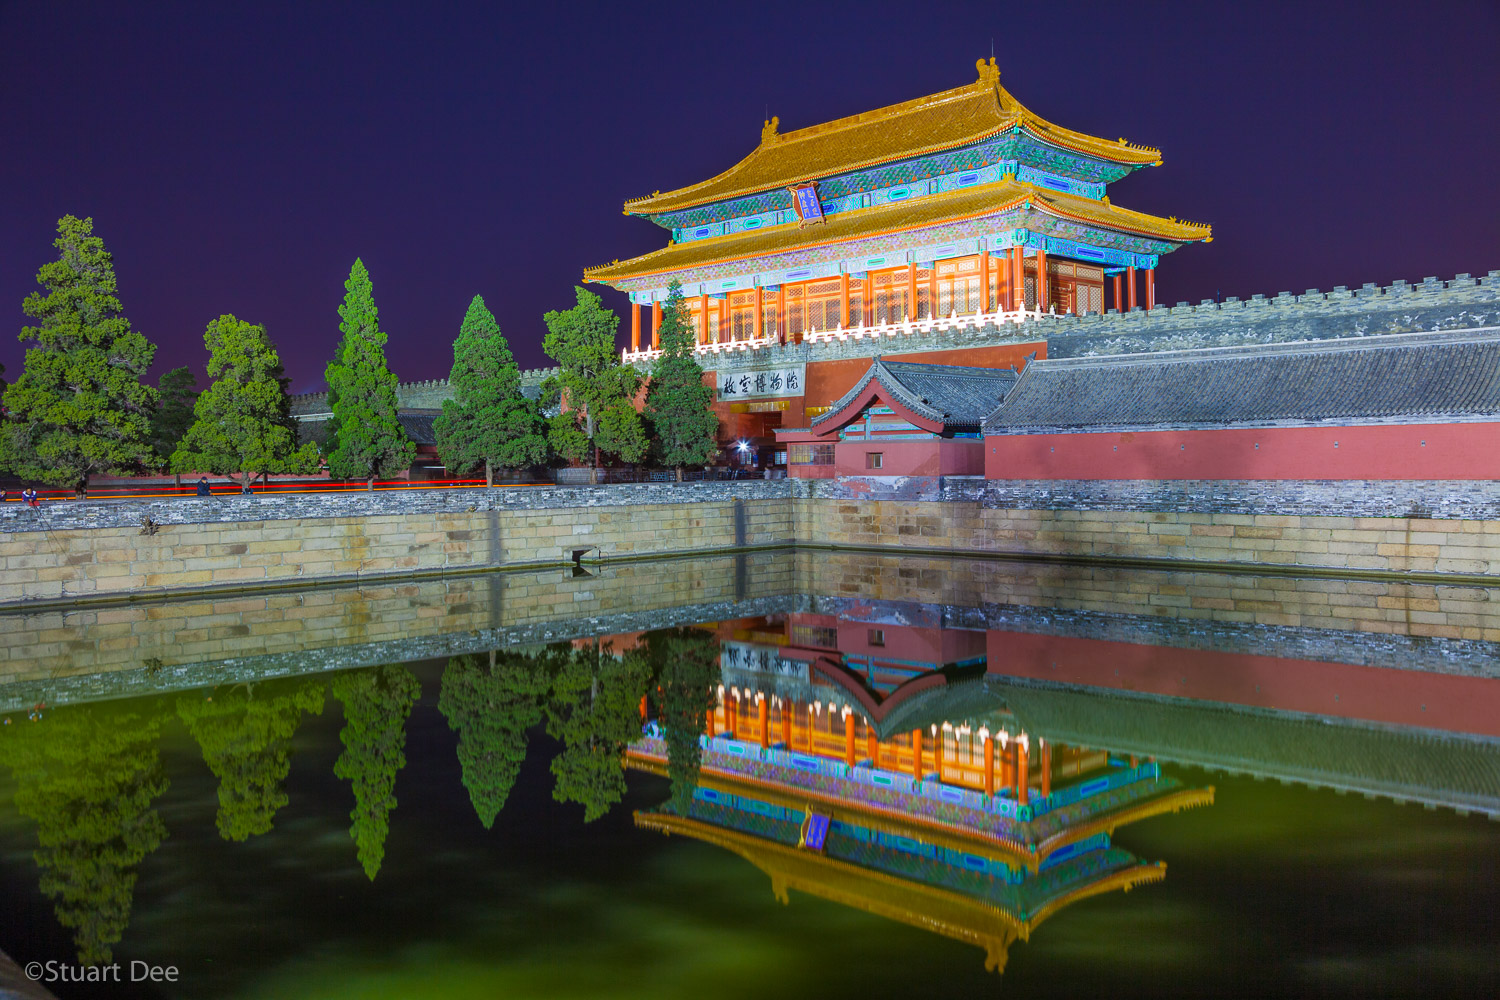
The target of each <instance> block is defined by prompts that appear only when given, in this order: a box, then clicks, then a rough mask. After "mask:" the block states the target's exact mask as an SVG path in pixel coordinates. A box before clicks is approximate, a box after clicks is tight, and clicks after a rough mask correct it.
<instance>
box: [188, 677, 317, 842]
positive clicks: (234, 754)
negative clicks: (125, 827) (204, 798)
mask: <svg viewBox="0 0 1500 1000" xmlns="http://www.w3.org/2000/svg"><path fill="white" fill-rule="evenodd" d="M322 711H323V681H322V680H297V681H290V682H284V683H276V682H272V683H271V684H268V685H261V686H258V687H257V688H256V690H255V691H254V692H250V691H240V690H233V691H229V692H222V693H219V694H217V695H216V697H215V698H214V700H212V701H209V700H207V699H206V698H202V697H193V698H186V697H185V698H180V699H178V702H177V716H178V718H180V719H181V720H182V721H183V724H184V725H186V726H187V727H188V731H189V732H190V733H192V734H193V739H195V740H197V741H198V746H199V747H200V748H201V749H202V751H203V760H204V763H206V764H208V769H209V770H210V771H212V772H213V773H214V776H215V777H217V778H218V779H219V813H218V817H217V823H218V827H219V836H221V837H223V838H224V839H225V840H230V841H235V840H247V839H249V838H250V837H254V836H257V835H259V834H262V833H269V832H270V830H271V821H272V819H274V818H275V816H276V812H277V810H279V809H280V808H281V807H282V806H284V805H286V804H287V802H288V801H289V800H288V798H287V794H286V792H285V791H284V790H283V789H282V787H281V785H282V782H284V781H285V780H286V776H287V772H288V771H290V770H291V767H292V762H291V741H292V735H293V734H294V733H296V731H297V726H298V724H299V723H301V721H302V713H304V712H306V713H308V714H309V715H319V714H321V713H322Z"/></svg>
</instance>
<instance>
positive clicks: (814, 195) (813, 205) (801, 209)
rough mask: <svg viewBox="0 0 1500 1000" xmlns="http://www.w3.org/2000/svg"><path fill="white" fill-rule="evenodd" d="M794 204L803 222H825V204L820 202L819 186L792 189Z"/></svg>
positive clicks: (812, 185)
mask: <svg viewBox="0 0 1500 1000" xmlns="http://www.w3.org/2000/svg"><path fill="white" fill-rule="evenodd" d="M792 204H793V205H794V206H795V207H796V209H797V217H798V218H800V219H801V220H802V221H803V222H822V221H823V203H822V202H820V201H819V200H818V188H817V185H815V184H808V185H807V186H805V187H796V188H792Z"/></svg>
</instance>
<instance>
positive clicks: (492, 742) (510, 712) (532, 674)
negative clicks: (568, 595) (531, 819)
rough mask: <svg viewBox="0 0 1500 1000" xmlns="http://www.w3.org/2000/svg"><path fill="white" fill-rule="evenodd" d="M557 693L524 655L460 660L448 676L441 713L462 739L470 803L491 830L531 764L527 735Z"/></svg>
mask: <svg viewBox="0 0 1500 1000" xmlns="http://www.w3.org/2000/svg"><path fill="white" fill-rule="evenodd" d="M551 689H552V682H551V678H550V676H549V674H548V671H547V670H546V669H545V668H544V666H543V663H542V661H540V660H538V659H537V658H536V657H531V656H527V655H525V654H521V653H491V654H490V655H489V656H487V657H485V656H456V657H454V658H452V659H450V660H449V661H448V667H447V669H446V670H444V671H443V680H442V687H441V690H440V692H439V694H438V709H439V710H440V711H441V712H442V713H443V717H444V718H445V719H447V720H448V728H450V729H452V730H453V731H454V732H456V733H458V762H459V766H460V768H461V769H462V772H463V783H464V787H465V788H467V789H468V790H469V801H470V802H472V803H474V811H475V812H476V813H477V814H478V815H479V822H481V823H483V824H484V828H485V829H486V830H488V829H491V828H492V827H493V826H494V825H495V817H496V816H497V815H498V814H499V812H500V810H501V809H503V808H505V800H506V799H507V798H509V797H510V790H511V788H512V786H514V785H515V783H516V777H517V775H519V774H520V773H521V764H522V763H523V762H524V761H525V760H526V742H527V730H529V729H530V728H531V727H532V726H535V725H536V724H537V723H538V722H541V721H542V705H543V703H544V702H545V701H546V698H547V694H548V692H549V691H550V690H551Z"/></svg>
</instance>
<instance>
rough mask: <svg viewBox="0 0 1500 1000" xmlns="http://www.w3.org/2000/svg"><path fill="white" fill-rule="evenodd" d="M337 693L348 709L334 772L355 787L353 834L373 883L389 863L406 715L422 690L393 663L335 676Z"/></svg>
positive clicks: (351, 834)
mask: <svg viewBox="0 0 1500 1000" xmlns="http://www.w3.org/2000/svg"><path fill="white" fill-rule="evenodd" d="M333 695H334V697H335V698H337V699H338V700H339V701H340V702H341V703H342V704H343V706H344V728H343V729H342V730H340V731H339V739H340V740H342V741H343V744H344V752H343V753H341V754H339V759H338V760H336V761H334V764H333V773H334V775H335V776H336V777H339V778H345V779H347V780H348V781H349V782H350V783H351V784H352V785H353V787H354V811H353V812H351V813H350V814H349V818H350V819H351V820H353V821H354V822H353V825H352V826H350V827H349V836H351V837H352V838H354V846H355V852H356V854H357V855H358V857H359V863H360V865H361V866H363V868H364V870H365V875H366V876H368V877H369V879H370V881H371V882H373V881H375V875H376V873H378V872H379V871H380V864H381V862H382V861H383V860H385V838H386V835H387V834H388V833H389V832H390V814H391V810H392V809H394V808H396V796H395V794H394V789H395V787H396V772H397V771H400V770H401V769H402V768H403V767H405V766H406V754H405V752H404V750H405V748H406V717H407V716H408V715H410V714H411V709H412V706H413V705H414V704H416V701H417V699H418V698H419V697H421V695H422V687H421V685H420V684H419V683H418V682H417V679H416V677H414V676H412V673H411V671H410V670H407V669H406V668H405V667H403V666H400V665H397V664H392V665H390V666H384V667H376V668H374V669H371V670H360V671H354V672H351V673H347V674H340V675H339V676H338V677H336V678H334V681H333Z"/></svg>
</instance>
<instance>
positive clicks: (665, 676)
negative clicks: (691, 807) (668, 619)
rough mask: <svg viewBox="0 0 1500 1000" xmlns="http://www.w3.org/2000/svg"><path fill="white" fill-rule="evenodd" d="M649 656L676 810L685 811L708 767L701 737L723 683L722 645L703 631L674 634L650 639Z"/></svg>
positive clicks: (652, 635)
mask: <svg viewBox="0 0 1500 1000" xmlns="http://www.w3.org/2000/svg"><path fill="white" fill-rule="evenodd" d="M646 655H647V656H648V657H649V659H650V661H651V663H652V664H653V665H654V666H655V667H656V670H657V686H658V688H659V689H660V690H661V704H660V712H659V719H660V722H661V725H662V728H663V729H664V730H666V740H667V777H668V779H669V780H670V781H671V783H672V804H673V806H674V808H678V809H685V808H686V807H687V803H688V800H689V799H691V798H692V797H693V789H695V788H697V787H698V773H699V771H700V770H702V767H703V756H702V751H701V749H700V747H699V745H698V737H699V736H701V735H702V733H703V727H704V725H705V724H706V722H707V720H708V710H709V709H710V708H711V707H713V704H714V700H715V699H714V688H715V687H716V686H717V685H718V683H719V642H718V640H717V639H716V638H714V635H713V633H711V632H704V631H702V630H701V629H688V628H684V629H669V630H663V631H660V632H651V633H649V634H648V635H647V636H646Z"/></svg>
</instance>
